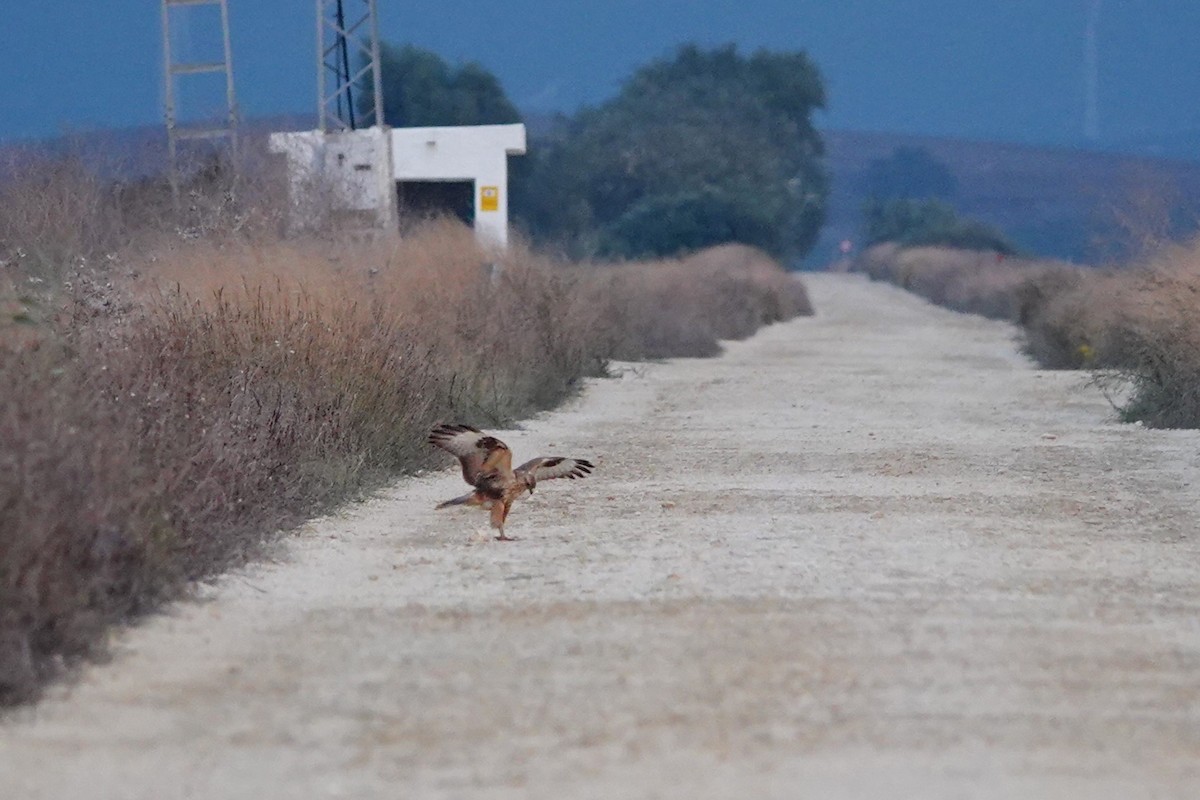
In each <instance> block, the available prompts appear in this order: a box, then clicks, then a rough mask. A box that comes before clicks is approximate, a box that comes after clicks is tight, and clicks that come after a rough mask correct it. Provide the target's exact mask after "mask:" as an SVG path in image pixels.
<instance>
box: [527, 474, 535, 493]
mask: <svg viewBox="0 0 1200 800" xmlns="http://www.w3.org/2000/svg"><path fill="white" fill-rule="evenodd" d="M525 488H526V489H528V490H529V493H530V494H533V490H534V489H535V488H537V478H535V477H534V476H533V474H532V473H530V474H529V475H526V476H525Z"/></svg>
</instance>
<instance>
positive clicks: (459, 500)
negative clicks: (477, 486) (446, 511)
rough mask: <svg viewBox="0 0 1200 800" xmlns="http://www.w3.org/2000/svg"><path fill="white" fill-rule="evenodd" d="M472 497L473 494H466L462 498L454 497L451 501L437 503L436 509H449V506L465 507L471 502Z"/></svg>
mask: <svg viewBox="0 0 1200 800" xmlns="http://www.w3.org/2000/svg"><path fill="white" fill-rule="evenodd" d="M474 496H475V493H474V492H468V493H466V494H464V495H463V496H462V497H456V498H454V499H453V500H447V501H445V502H444V503H438V504H437V506H436V507H437V508H449V507H450V506H465V505H466V504H467V503H469V502H471V498H473V497H474Z"/></svg>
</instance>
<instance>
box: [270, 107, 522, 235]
mask: <svg viewBox="0 0 1200 800" xmlns="http://www.w3.org/2000/svg"><path fill="white" fill-rule="evenodd" d="M525 146H526V145H525V126H524V125H520V124H517V125H472V126H459V127H444V128H392V129H389V128H379V127H375V128H367V129H364V130H357V131H344V132H338V133H328V134H325V133H322V132H321V131H301V132H299V133H275V134H272V135H271V150H272V152H277V153H282V154H284V155H285V156H286V157H287V161H288V175H289V190H290V192H291V201H292V206H293V209H294V214H295V219H294V223H295V224H296V225H298V226H303V225H304V224H305V222H306V221H307V220H310V219H311V218H312V216H311V215H312V214H313V213H314V212H315V211H317V210H318V209H320V208H321V207H322V206H325V207H326V209H330V208H331V209H332V210H336V211H343V212H354V213H358V214H362V215H365V216H369V217H370V218H371V220H372V224H374V225H376V226H378V227H385V228H386V227H391V228H394V227H395V226H396V224H397V221H396V184H397V183H398V182H439V181H445V182H470V183H471V184H472V185H473V194H474V208H475V214H474V216H475V233H476V235H477V236H478V237H479V239H480V241H481V242H484V243H485V244H488V245H494V246H499V247H501V248H503V247H505V246H506V245H507V244H508V157H509V156H515V155H524V154H525Z"/></svg>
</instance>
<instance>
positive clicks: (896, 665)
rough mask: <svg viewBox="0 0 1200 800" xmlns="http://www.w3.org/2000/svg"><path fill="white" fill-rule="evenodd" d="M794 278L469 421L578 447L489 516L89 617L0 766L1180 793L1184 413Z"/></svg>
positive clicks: (672, 790)
mask: <svg viewBox="0 0 1200 800" xmlns="http://www.w3.org/2000/svg"><path fill="white" fill-rule="evenodd" d="M809 286H810V290H811V293H812V295H813V297H814V301H815V304H816V306H817V308H818V311H819V315H818V316H817V317H816V318H813V319H807V320H799V321H796V322H793V323H789V324H787V325H780V326H776V327H773V328H771V329H768V330H766V331H765V332H763V333H762V334H760V335H759V336H757V337H755V338H754V339H752V340H751V341H749V342H745V343H740V344H735V345H732V346H731V347H730V348H729V352H728V354H727V355H726V356H724V357H723V358H721V359H719V360H708V361H680V362H675V363H670V364H663V365H651V366H637V367H631V368H630V369H628V370H627V371H626V372H625V374H624V376H623V377H622V378H621V379H619V380H610V381H602V382H598V383H596V384H595V385H593V386H592V387H590V389H589V390H588V392H587V393H586V394H585V396H584V397H582V398H581V399H580V400H578V401H577V402H575V403H574V404H572V405H571V406H570V407H569V408H567V409H565V410H563V411H560V412H556V413H554V414H550V415H546V416H545V417H543V418H541V419H538V420H536V421H534V422H532V423H531V424H530V425H528V426H527V430H524V431H520V432H506V433H505V434H504V438H505V439H506V441H508V443H509V444H510V445H511V446H512V447H513V448H514V450H515V452H516V457H517V458H518V459H521V458H522V457H524V456H526V455H533V454H536V453H537V452H549V453H560V454H572V455H581V456H585V457H588V458H592V459H593V460H595V461H597V462H598V463H599V465H600V466H599V470H598V472H597V473H596V475H595V476H594V478H592V479H589V480H586V481H583V482H574V483H567V482H555V483H552V484H546V485H544V486H541V487H539V490H538V493H537V494H536V495H535V496H534V497H533V499H531V500H529V501H525V502H523V503H520V504H518V506H517V507H516V508H515V510H514V512H513V515H512V517H511V518H510V524H509V533H511V534H512V535H515V536H518V537H520V539H521V540H520V541H518V542H515V543H511V544H502V543H498V542H493V541H488V540H482V539H480V538H478V537H474V536H473V535H472V534H473V531H474V530H476V529H479V528H481V527H482V525H483V524H484V523H485V522H486V515H484V514H480V513H478V512H475V514H472V513H470V512H468V511H459V512H438V513H434V511H433V510H432V506H433V503H434V502H435V501H436V500H439V499H445V498H447V497H450V496H452V495H455V494H458V493H459V492H460V486H459V480H460V479H459V478H458V476H457V475H456V473H454V472H451V471H450V470H449V469H447V470H446V471H444V472H440V473H438V474H436V475H429V476H426V477H423V478H421V479H417V480H412V481H404V482H402V483H400V484H398V485H397V486H395V487H394V488H393V489H392V490H390V491H388V492H387V493H385V495H384V496H382V497H381V498H380V499H378V500H375V501H372V502H370V503H367V504H365V505H362V506H358V507H355V508H353V509H350V510H348V511H347V512H346V513H344V514H341V515H339V516H337V517H335V518H331V519H326V520H321V521H317V522H315V523H313V524H311V525H310V526H309V527H308V528H307V529H306V530H305V531H304V532H303V533H302V534H300V535H299V536H298V537H297V538H296V539H295V540H293V541H292V542H291V543H290V544H289V546H288V547H287V552H286V555H285V556H284V557H283V558H281V559H280V563H277V564H272V565H264V566H260V567H256V568H254V569H251V570H248V571H246V572H244V573H241V574H238V575H235V576H231V577H229V578H226V579H224V580H223V581H221V582H220V584H219V585H218V586H217V587H215V588H214V589H212V590H211V591H209V592H207V594H208V595H210V596H209V597H208V598H207V599H206V600H205V601H204V602H200V603H188V604H183V605H181V606H179V607H177V608H175V609H174V610H172V611H171V612H170V613H169V614H167V615H163V616H159V617H157V618H155V619H153V620H151V621H150V622H149V623H147V624H146V625H143V626H142V627H140V628H139V629H137V630H133V631H130V632H127V633H126V634H124V635H122V637H121V639H120V641H119V642H118V643H117V646H116V653H117V655H116V658H115V659H114V661H113V663H112V664H110V665H107V666H103V667H98V668H94V669H91V670H89V671H88V672H87V673H86V675H85V676H84V678H83V679H82V681H81V682H80V683H79V684H78V685H77V686H75V687H73V688H70V689H63V688H61V687H60V688H58V689H56V690H55V691H53V692H52V696H51V697H50V699H48V700H47V701H46V702H45V703H43V704H42V705H41V706H39V707H38V708H37V709H36V710H33V711H25V712H22V713H21V714H19V715H18V716H17V718H15V719H11V720H9V721H8V722H7V723H5V724H3V725H0V795H2V796H4V797H5V798H14V800H16V799H17V798H31V799H33V798H85V797H86V798H122V799H124V798H138V799H139V800H140V799H141V798H145V799H146V800H151V798H153V800H165V799H167V798H177V797H189V798H205V799H207V798H247V800H249V798H255V799H256V800H274V799H275V798H289V799H291V798H322V797H352V798H374V797H389V798H390V797H397V798H400V797H403V798H418V797H447V798H460V797H489V798H490V797H497V798H526V797H532V798H576V797H578V798H606V799H612V798H634V797H664V798H666V797H687V798H710V797H711V798H728V797H734V796H744V797H751V796H754V797H781V798H783V797H788V798H791V797H813V798H822V800H826V799H828V798H852V797H853V798H857V797H869V798H875V797H897V798H900V797H920V798H976V797H978V798H1012V797H1071V798H1077V797H1088V798H1109V797H1111V798H1123V799H1124V798H1136V797H1180V798H1183V797H1189V798H1190V797H1196V796H1200V545H1198V532H1200V525H1198V524H1197V523H1198V521H1200V520H1198V518H1200V504H1198V503H1197V500H1198V499H1200V495H1198V492H1197V483H1196V480H1197V476H1198V475H1200V435H1197V434H1196V433H1192V432H1155V431H1146V430H1143V429H1141V428H1138V427H1134V426H1122V425H1118V424H1116V423H1114V422H1112V421H1111V416H1112V415H1111V412H1110V410H1109V408H1108V406H1107V404H1106V403H1105V401H1104V400H1103V399H1102V398H1101V397H1100V396H1099V394H1098V393H1097V392H1096V391H1095V390H1093V389H1090V388H1087V387H1086V386H1084V384H1083V380H1082V378H1081V377H1080V376H1078V375H1074V374H1065V373H1047V372H1039V371H1035V370H1033V369H1032V368H1030V367H1029V365H1028V364H1027V363H1026V361H1025V360H1024V359H1022V358H1021V357H1020V356H1018V355H1017V353H1016V350H1015V348H1014V346H1013V344H1012V332H1011V329H1010V328H1009V327H1008V326H1006V325H1002V324H999V323H995V322H988V321H983V320H980V319H976V318H971V317H964V316H959V315H956V314H952V313H949V312H945V311H941V310H938V309H934V308H931V307H929V306H927V305H925V304H924V303H922V302H921V301H919V300H917V299H915V298H913V297H911V296H908V295H905V294H903V293H901V292H899V291H897V290H895V289H891V288H888V287H884V286H879V285H870V284H867V283H865V282H863V281H861V280H859V279H856V278H852V277H846V276H815V277H813V278H811V279H809Z"/></svg>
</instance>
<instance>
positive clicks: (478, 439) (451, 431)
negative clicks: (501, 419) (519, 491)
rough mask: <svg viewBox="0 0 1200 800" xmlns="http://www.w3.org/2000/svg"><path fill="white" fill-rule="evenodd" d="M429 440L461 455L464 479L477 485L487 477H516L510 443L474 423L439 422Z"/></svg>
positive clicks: (452, 452) (437, 445)
mask: <svg viewBox="0 0 1200 800" xmlns="http://www.w3.org/2000/svg"><path fill="white" fill-rule="evenodd" d="M429 443H430V444H431V445H434V446H435V447H440V448H442V449H443V450H445V451H446V452H448V453H450V454H452V455H454V456H457V457H458V460H459V463H461V464H462V473H463V480H465V481H466V482H467V483H469V484H471V485H472V486H475V485H477V484H478V483H479V480H480V478H482V477H484V476H499V477H500V478H501V479H505V480H512V451H511V450H509V449H508V445H506V444H505V443H504V442H502V441H500V440H499V439H497V438H496V437H495V436H489V435H488V434H486V433H484V432H483V431H481V430H479V429H478V428H472V427H471V426H470V425H439V426H437V427H436V428H434V429H433V430H432V431H430V433H429Z"/></svg>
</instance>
